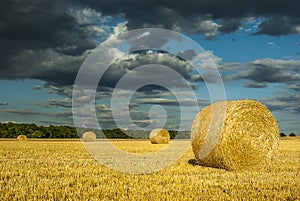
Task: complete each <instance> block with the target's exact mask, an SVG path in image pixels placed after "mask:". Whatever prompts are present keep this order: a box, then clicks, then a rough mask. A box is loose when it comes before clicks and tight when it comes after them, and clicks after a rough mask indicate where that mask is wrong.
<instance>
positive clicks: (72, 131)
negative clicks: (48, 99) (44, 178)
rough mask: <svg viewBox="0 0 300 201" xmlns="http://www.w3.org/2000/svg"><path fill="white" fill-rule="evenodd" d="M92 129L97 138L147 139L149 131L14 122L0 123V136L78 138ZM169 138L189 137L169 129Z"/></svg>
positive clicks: (187, 133) (183, 132)
mask: <svg viewBox="0 0 300 201" xmlns="http://www.w3.org/2000/svg"><path fill="white" fill-rule="evenodd" d="M87 131H93V132H94V133H95V134H96V135H97V138H109V139H147V138H148V137H149V132H150V131H134V130H126V131H125V130H122V129H119V128H116V129H107V130H97V129H90V128H77V129H76V128H75V127H71V126H53V125H50V126H38V125H36V124H33V123H31V124H23V123H22V124H20V123H14V122H8V123H0V138H16V137H18V136H19V135H26V136H27V137H28V138H79V137H81V136H82V134H83V133H84V132H87ZM169 133H170V137H171V139H174V138H176V137H178V138H184V139H189V136H190V133H189V132H188V131H182V132H179V131H174V130H169Z"/></svg>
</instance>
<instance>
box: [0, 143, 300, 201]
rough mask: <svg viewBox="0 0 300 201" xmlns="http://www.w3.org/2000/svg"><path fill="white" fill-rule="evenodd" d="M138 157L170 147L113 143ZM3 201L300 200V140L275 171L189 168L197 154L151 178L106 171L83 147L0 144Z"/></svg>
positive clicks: (287, 146) (283, 150)
mask: <svg viewBox="0 0 300 201" xmlns="http://www.w3.org/2000/svg"><path fill="white" fill-rule="evenodd" d="M114 144H115V145H116V146H118V147H120V148H122V149H123V150H126V151H130V152H134V153H145V152H155V151H157V150H159V149H161V148H162V147H163V146H165V145H152V144H151V143H150V142H148V141H132V140H131V141H130V140H127V141H122V140H121V141H114ZM0 147H1V149H0V161H1V163H0V187H1V188H0V200H9V201H11V200H136V201H137V200H300V190H299V189H300V138H285V139H284V140H281V141H280V150H279V156H278V160H277V162H276V163H274V165H273V167H272V168H270V170H263V171H246V172H230V171H226V170H222V169H215V168H209V167H203V166H199V165H192V164H190V163H188V161H189V160H190V159H193V158H194V156H193V153H192V150H191V149H190V150H188V151H187V152H186V154H185V155H184V156H183V157H182V158H181V159H180V160H179V161H177V162H176V163H174V164H173V165H171V166H169V167H167V168H165V169H163V170H161V171H159V172H155V173H152V174H145V175H132V174H125V173H119V172H116V171H113V170H110V169H109V168H107V167H105V166H103V165H101V164H100V163H99V162H98V161H96V160H95V159H94V158H93V157H92V156H90V154H89V153H88V152H87V151H86V150H85V148H84V146H83V145H82V144H81V142H80V141H76V140H74V141H67V140H29V141H26V142H18V141H16V140H0Z"/></svg>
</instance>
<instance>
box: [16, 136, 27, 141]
mask: <svg viewBox="0 0 300 201" xmlns="http://www.w3.org/2000/svg"><path fill="white" fill-rule="evenodd" d="M17 140H18V141H26V140H27V136H26V135H19V136H18V137H17Z"/></svg>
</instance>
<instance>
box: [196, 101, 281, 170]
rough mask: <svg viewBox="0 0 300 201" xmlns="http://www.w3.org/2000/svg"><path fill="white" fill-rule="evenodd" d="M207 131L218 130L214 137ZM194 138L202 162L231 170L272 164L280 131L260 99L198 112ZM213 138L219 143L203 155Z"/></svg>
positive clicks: (215, 106)
mask: <svg viewBox="0 0 300 201" xmlns="http://www.w3.org/2000/svg"><path fill="white" fill-rule="evenodd" d="M212 111H213V112H214V114H213V113H212ZM222 111H226V112H224V113H222ZM222 114H224V115H222ZM225 115H226V116H225ZM208 132H211V133H215V134H216V135H215V136H214V138H215V139H213V138H212V137H211V134H210V136H206V135H207V133H208ZM218 133H219V135H218ZM212 136H213V135H212ZM216 136H217V137H216ZM218 136H219V137H218ZM216 139H218V140H217V141H216ZM191 141H192V148H193V152H194V154H195V157H196V159H197V160H198V161H199V163H200V164H202V165H205V166H210V167H217V168H224V169H228V170H251V169H262V168H266V167H270V164H271V162H272V161H273V160H274V158H275V157H276V155H277V150H278V141H279V131H278V126H277V123H276V120H275V118H274V117H273V115H272V113H271V112H270V111H269V110H268V108H267V107H266V106H264V105H263V104H261V103H259V102H257V101H253V100H236V101H228V102H218V103H214V104H212V105H209V106H207V107H206V108H204V109H203V110H202V111H200V112H199V113H198V115H197V117H196V118H195V120H194V122H193V126H192V131H191ZM213 141H216V144H215V145H214V148H213V149H212V150H211V152H209V151H210V150H206V151H207V153H208V155H206V157H204V156H201V152H205V148H206V147H209V146H205V144H209V143H212V142H213ZM204 142H205V143H204ZM203 145H204V146H203Z"/></svg>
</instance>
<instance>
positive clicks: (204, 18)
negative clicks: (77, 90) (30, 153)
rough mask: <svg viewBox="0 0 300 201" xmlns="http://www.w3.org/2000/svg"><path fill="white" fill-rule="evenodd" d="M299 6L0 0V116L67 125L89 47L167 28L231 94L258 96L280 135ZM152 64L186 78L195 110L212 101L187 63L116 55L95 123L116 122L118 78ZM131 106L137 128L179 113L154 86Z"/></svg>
mask: <svg viewBox="0 0 300 201" xmlns="http://www.w3.org/2000/svg"><path fill="white" fill-rule="evenodd" d="M299 8H300V2H299V1H297V0H285V1H283V0H263V1H262V0H251V1H250V0H230V1H229V0H228V1H227V0H196V1H195V0H185V1H158V0H151V1H150V0H133V1H129V0H101V1H100V0H89V1H88V0H61V1H53V0H1V1H0V44H1V45H0V93H1V96H0V121H1V122H6V121H15V122H25V123H36V124H39V125H49V124H52V125H73V117H72V90H73V85H74V81H75V78H76V75H77V73H78V70H79V68H80V66H81V65H82V62H83V61H84V59H85V58H87V56H88V55H89V54H90V52H91V51H92V50H93V49H95V48H96V47H97V46H98V45H101V44H102V43H103V42H104V41H106V40H107V39H108V38H112V37H114V36H115V35H117V34H120V33H123V32H126V31H130V30H134V29H139V28H164V29H168V30H173V31H176V32H178V33H181V34H183V35H185V36H187V37H189V38H191V39H193V40H194V41H196V42H197V43H198V44H199V45H200V46H201V47H202V48H204V50H205V51H206V53H207V54H208V55H210V56H211V58H212V59H213V61H214V62H215V63H216V64H217V67H218V70H219V72H220V74H221V76H222V80H223V82H224V85H225V90H226V97H227V99H228V100H234V99H254V100H258V101H261V102H262V103H264V104H265V105H267V106H268V108H269V109H270V110H271V111H272V112H273V114H274V116H275V117H276V119H277V121H278V124H279V127H280V131H281V132H285V133H287V134H289V133H291V132H294V133H296V134H298V135H299V134H300V93H299V92H300V82H299V80H300V12H299ZM142 36H143V37H144V38H145V41H139V42H141V43H143V42H148V43H149V37H147V34H144V35H142ZM147 39H148V40H147ZM152 42H153V41H152ZM154 42H156V43H157V42H161V43H164V41H154ZM150 43H151V41H150ZM132 45H141V44H132ZM174 46H175V45H174ZM119 53H120V51H119V52H115V54H119ZM150 63H156V64H159V65H165V66H169V67H170V68H171V69H173V70H175V71H176V72H178V73H180V74H181V75H182V76H183V77H184V78H186V80H187V82H188V83H189V85H190V86H191V87H193V89H194V91H195V93H196V97H197V101H198V104H199V108H200V109H201V108H203V107H204V106H206V105H208V104H209V103H210V101H211V100H210V96H209V93H208V90H207V89H206V87H205V84H204V83H203V79H201V77H200V76H197V74H193V72H192V70H191V66H189V65H188V64H187V63H186V62H185V61H184V60H182V59H180V58H179V57H175V56H174V55H172V54H169V53H167V52H163V51H155V50H154V51H153V50H149V51H135V52H132V53H130V54H127V55H126V54H124V55H122V59H119V60H117V61H116V62H115V63H114V64H112V65H111V66H110V67H109V69H108V70H107V72H106V73H105V77H104V79H102V80H101V83H99V87H98V91H97V93H96V101H95V102H96V106H95V109H96V111H97V118H98V120H99V123H100V124H101V126H102V127H104V128H113V127H115V122H114V119H113V117H112V113H111V108H112V105H111V99H110V97H111V95H112V92H113V90H114V87H115V85H116V84H117V83H118V80H120V79H121V78H122V76H124V75H125V74H126V73H128V72H130V70H132V69H134V68H135V67H137V66H140V65H145V64H150ZM154 69H155V68H154ZM156 70H157V69H156ZM157 74H160V70H157ZM133 79H134V77H133ZM120 100H121V99H120ZM186 102H188V100H187V101H186ZM162 108H164V110H163V111H164V112H161V111H162ZM185 109H187V110H188V107H187V108H185ZM87 112H89V111H87ZM129 112H130V115H131V118H132V120H133V122H134V123H135V124H137V125H139V126H147V125H148V124H149V123H151V122H152V123H153V121H155V120H158V122H157V123H158V124H159V123H161V122H162V120H161V119H162V118H163V117H162V116H164V115H165V116H167V117H168V118H167V120H166V127H167V128H172V129H177V128H178V123H179V119H180V118H181V117H180V106H179V105H178V102H177V101H176V99H175V98H174V96H172V93H170V91H168V90H167V89H165V88H162V87H159V86H157V85H148V86H145V87H142V88H140V89H139V90H138V91H136V93H134V95H133V96H132V98H131V102H130V105H129ZM193 115H194V113H191V116H190V117H188V118H187V119H186V120H185V129H190V125H191V122H192V119H193V118H194V116H193ZM151 119H152V120H151ZM86 125H87V124H86V122H84V121H83V122H82V126H86ZM123 128H128V129H130V128H133V127H132V125H125V124H124V125H123Z"/></svg>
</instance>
